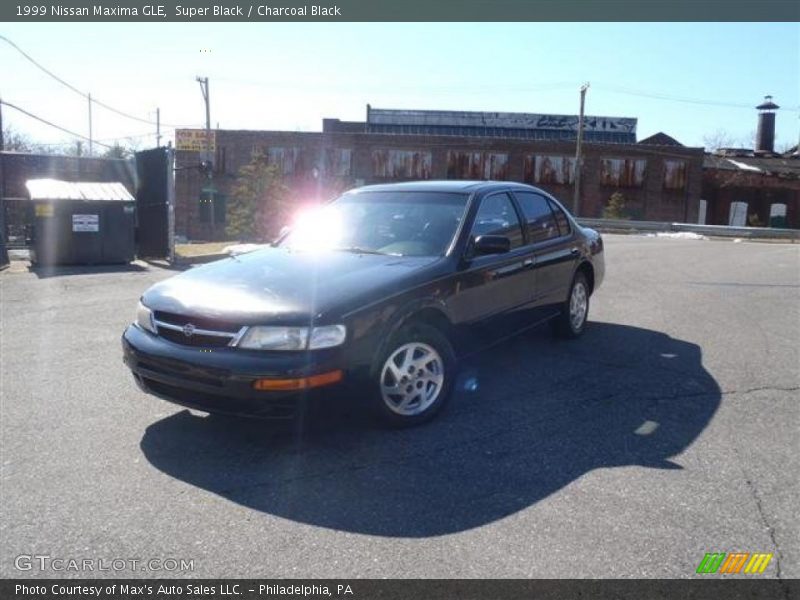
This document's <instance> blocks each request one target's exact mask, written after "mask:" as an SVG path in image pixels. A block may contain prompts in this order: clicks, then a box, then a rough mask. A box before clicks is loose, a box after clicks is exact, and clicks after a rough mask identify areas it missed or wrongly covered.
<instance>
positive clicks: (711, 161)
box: [703, 154, 800, 179]
mask: <svg viewBox="0 0 800 600" xmlns="http://www.w3.org/2000/svg"><path fill="white" fill-rule="evenodd" d="M703 168H704V169H717V170H720V171H746V172H751V173H761V174H763V175H766V176H772V177H781V178H784V179H800V160H798V159H796V158H785V157H780V156H776V157H755V156H717V155H714V154H707V155H706V156H705V159H704V160H703Z"/></svg>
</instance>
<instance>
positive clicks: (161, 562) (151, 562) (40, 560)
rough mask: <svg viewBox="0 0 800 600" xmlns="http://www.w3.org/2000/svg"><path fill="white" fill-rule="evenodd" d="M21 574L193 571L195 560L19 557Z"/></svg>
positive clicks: (15, 564)
mask: <svg viewBox="0 0 800 600" xmlns="http://www.w3.org/2000/svg"><path fill="white" fill-rule="evenodd" d="M14 567H15V568H16V569H17V570H18V571H66V572H71V573H76V572H77V573H81V572H93V571H112V572H120V571H147V572H159V571H170V572H173V571H177V572H180V571H186V572H189V571H194V559H185V558H119V557H117V558H75V557H58V556H50V555H48V554H20V555H19V556H17V557H16V558H15V559H14Z"/></svg>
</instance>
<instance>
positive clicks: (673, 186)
mask: <svg viewBox="0 0 800 600" xmlns="http://www.w3.org/2000/svg"><path fill="white" fill-rule="evenodd" d="M686 181H687V164H686V161H685V160H665V161H664V189H665V190H685V189H686Z"/></svg>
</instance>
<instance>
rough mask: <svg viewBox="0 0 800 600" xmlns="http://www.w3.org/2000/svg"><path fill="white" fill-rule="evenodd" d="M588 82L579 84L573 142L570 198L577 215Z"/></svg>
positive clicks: (579, 199)
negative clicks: (578, 111)
mask: <svg viewBox="0 0 800 600" xmlns="http://www.w3.org/2000/svg"><path fill="white" fill-rule="evenodd" d="M588 89H589V83H588V82H587V83H584V84H583V85H582V86H581V110H580V113H579V114H578V139H577V143H576V144H575V190H574V196H573V198H572V214H573V215H574V216H576V217H577V216H578V212H579V211H580V205H581V171H582V170H583V164H582V157H581V151H582V149H583V106H584V104H585V103H586V90H588Z"/></svg>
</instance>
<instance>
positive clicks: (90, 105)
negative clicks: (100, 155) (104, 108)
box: [89, 94, 92, 156]
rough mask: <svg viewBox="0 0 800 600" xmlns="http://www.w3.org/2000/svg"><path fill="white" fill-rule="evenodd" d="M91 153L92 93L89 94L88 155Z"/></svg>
mask: <svg viewBox="0 0 800 600" xmlns="http://www.w3.org/2000/svg"><path fill="white" fill-rule="evenodd" d="M91 155H92V95H91V94H89V156H91Z"/></svg>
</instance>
